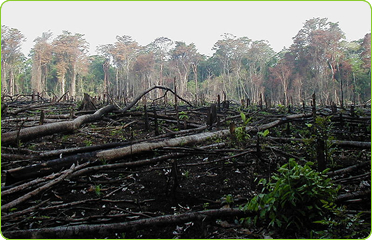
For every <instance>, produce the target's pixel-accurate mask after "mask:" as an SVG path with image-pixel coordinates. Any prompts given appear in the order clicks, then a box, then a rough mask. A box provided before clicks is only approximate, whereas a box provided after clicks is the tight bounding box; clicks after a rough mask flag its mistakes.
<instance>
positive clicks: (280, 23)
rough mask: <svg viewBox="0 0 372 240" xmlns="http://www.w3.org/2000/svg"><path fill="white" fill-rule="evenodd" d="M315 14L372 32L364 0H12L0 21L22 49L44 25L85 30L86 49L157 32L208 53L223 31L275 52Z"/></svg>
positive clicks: (353, 35)
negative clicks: (18, 37) (17, 34)
mask: <svg viewBox="0 0 372 240" xmlns="http://www.w3.org/2000/svg"><path fill="white" fill-rule="evenodd" d="M0 1H1V0H0ZM314 17H320V18H328V20H329V21H331V22H339V24H340V27H341V29H342V30H343V31H344V32H345V35H346V38H347V40H348V41H351V40H357V39H360V38H363V37H364V35H365V34H366V33H369V32H371V8H370V6H369V4H368V3H367V2H362V1H337V2H336V1H329V2H325V1H314V2H313V1H311V2H300V1H299V2H292V1H290V2H288V1H287V2H272V1H269V2H257V1H255V2H253V1H216V2H214V1H183V2H169V1H163V2H154V1H150V2H149V1H142V2H141V1H133V2H129V1H123V2H117V1H110V2H107V1H102V2H97V1H94V2H73V1H68V2H63V1H58V2H53V1H50V2H44V1H35V2H33V1H15V2H12V1H10V2H5V3H4V4H3V5H2V8H1V24H2V25H6V26H8V27H11V28H17V29H18V30H20V31H21V32H22V33H23V34H24V35H25V37H26V38H27V41H26V42H25V43H24V44H23V48H22V50H23V52H24V53H25V54H28V53H29V51H30V49H31V48H32V46H33V41H34V40H35V38H37V37H39V36H41V34H42V33H43V32H47V31H48V30H50V31H51V32H52V33H53V37H56V36H57V35H59V34H61V33H62V31H63V30H68V31H70V32H72V33H81V34H85V39H86V40H87V41H88V42H89V43H90V54H95V50H96V47H97V46H98V45H103V44H108V43H114V42H115V41H116V38H115V37H116V36H117V35H120V36H123V35H129V36H131V37H132V38H133V39H134V40H135V41H137V42H138V43H139V44H140V45H143V46H144V45H147V44H149V43H150V42H152V41H154V40H155V39H156V38H157V37H168V38H170V39H171V40H173V41H184V42H186V43H187V44H190V43H194V44H195V45H196V48H197V49H198V50H199V52H200V53H202V54H206V55H208V56H211V55H212V53H213V51H212V50H211V48H212V47H213V45H214V44H215V43H216V42H217V41H218V40H220V39H222V37H221V35H222V34H224V33H231V34H233V35H235V36H237V37H243V36H244V37H248V38H250V39H252V40H268V41H269V43H270V45H271V47H272V48H273V49H274V50H275V51H277V52H278V51H280V50H282V49H283V47H289V46H290V45H291V44H292V38H293V37H294V36H295V35H296V34H297V33H298V31H299V30H300V29H301V28H302V27H303V24H304V23H305V21H306V20H309V19H311V18H314Z"/></svg>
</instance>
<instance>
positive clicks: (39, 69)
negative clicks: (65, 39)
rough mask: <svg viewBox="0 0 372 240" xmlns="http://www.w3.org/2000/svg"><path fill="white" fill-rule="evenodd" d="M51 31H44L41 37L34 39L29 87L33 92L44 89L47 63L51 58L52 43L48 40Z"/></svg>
mask: <svg viewBox="0 0 372 240" xmlns="http://www.w3.org/2000/svg"><path fill="white" fill-rule="evenodd" d="M51 36H52V33H51V32H44V33H43V34H42V36H41V37H38V38H36V39H35V40H34V42H35V45H34V47H33V49H32V50H31V52H32V78H31V87H32V90H33V91H34V92H38V93H40V94H41V93H42V92H43V91H44V90H46V81H47V76H48V67H49V66H48V65H49V63H50V62H51V60H52V48H53V47H52V45H51V44H50V43H49V42H48V41H49V40H50V38H51Z"/></svg>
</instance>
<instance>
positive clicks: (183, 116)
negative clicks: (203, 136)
mask: <svg viewBox="0 0 372 240" xmlns="http://www.w3.org/2000/svg"><path fill="white" fill-rule="evenodd" d="M178 118H179V119H180V120H188V119H189V118H190V117H189V116H187V113H186V112H184V111H182V112H179V113H178Z"/></svg>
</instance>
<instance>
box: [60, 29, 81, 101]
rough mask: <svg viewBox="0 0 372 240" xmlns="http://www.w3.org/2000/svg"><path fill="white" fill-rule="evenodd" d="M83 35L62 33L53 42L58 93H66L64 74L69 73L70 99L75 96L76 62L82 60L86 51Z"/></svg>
mask: <svg viewBox="0 0 372 240" xmlns="http://www.w3.org/2000/svg"><path fill="white" fill-rule="evenodd" d="M83 36H84V35H83V34H79V33H76V34H74V35H73V34H72V33H71V32H68V31H63V33H62V34H61V35H58V36H57V38H56V39H54V41H53V48H54V49H53V52H54V54H55V56H56V59H57V65H56V67H57V75H58V78H59V83H60V93H61V94H65V92H66V90H65V89H66V73H67V72H68V71H69V73H70V84H69V91H70V95H71V96H72V97H75V95H76V74H77V65H78V61H79V60H80V59H82V58H84V55H85V54H86V51H87V49H88V43H87V42H86V40H85V39H84V38H83Z"/></svg>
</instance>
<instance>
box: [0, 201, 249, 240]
mask: <svg viewBox="0 0 372 240" xmlns="http://www.w3.org/2000/svg"><path fill="white" fill-rule="evenodd" d="M252 214H256V213H250V212H249V213H247V212H244V211H242V210H240V209H238V208H223V209H214V210H205V211H198V212H188V213H183V214H178V215H164V216H159V217H152V218H146V219H140V220H135V221H129V222H119V223H108V224H90V225H74V226H60V227H51V228H36V229H28V230H16V231H3V235H4V236H5V237H6V238H71V237H75V236H81V235H83V234H85V233H88V232H97V233H98V232H99V233H104V232H107V231H110V232H112V231H123V229H133V228H145V227H153V226H157V225H163V224H175V223H180V222H190V221H194V220H200V221H203V219H205V218H206V217H208V218H223V217H230V216H237V217H243V216H249V215H252Z"/></svg>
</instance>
